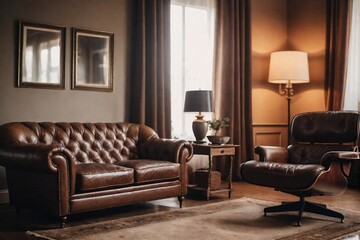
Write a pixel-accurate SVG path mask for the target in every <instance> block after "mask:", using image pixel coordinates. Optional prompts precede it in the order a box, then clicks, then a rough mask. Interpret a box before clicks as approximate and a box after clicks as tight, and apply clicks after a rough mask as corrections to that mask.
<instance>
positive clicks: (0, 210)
mask: <svg viewBox="0 0 360 240" xmlns="http://www.w3.org/2000/svg"><path fill="white" fill-rule="evenodd" d="M241 197H248V198H254V199H260V200H266V201H273V202H281V201H295V200H297V199H296V198H295V197H292V196H290V195H287V194H284V193H281V192H277V191H274V190H273V189H270V188H264V187H259V186H255V185H250V184H247V183H244V182H234V183H233V192H232V197H231V198H232V199H235V198H241ZM224 200H228V198H227V194H220V195H218V196H214V197H212V198H211V199H210V200H209V201H206V200H205V199H204V198H203V197H200V196H199V197H196V196H195V197H187V198H186V199H185V201H184V208H186V207H191V206H197V205H202V204H210V203H214V202H219V201H224ZM311 201H312V202H318V203H324V204H328V205H331V206H333V207H336V208H340V209H347V210H354V211H360V188H348V189H347V190H346V192H345V193H344V194H342V195H341V196H333V197H329V196H326V197H313V198H311ZM174 208H178V201H177V198H169V199H163V200H158V201H152V202H147V203H144V204H135V205H130V206H123V207H118V208H112V209H107V210H102V211H96V212H90V213H84V214H77V215H73V216H71V217H70V218H69V221H68V223H67V226H77V225H81V224H84V223H88V222H96V221H102V220H110V219H115V218H119V217H128V216H134V215H139V214H147V213H151V212H158V211H166V210H169V209H174ZM15 216H16V214H15V209H14V208H13V207H11V206H9V205H8V204H0V239H1V240H2V239H6V240H8V239H9V240H12V239H14V240H18V239H19V240H23V239H25V240H33V239H34V238H31V237H29V236H27V235H26V231H27V230H36V229H49V228H56V227H57V224H58V223H57V219H54V218H51V217H49V216H45V215H44V214H41V213H38V212H33V211H30V210H24V211H23V212H22V215H21V220H16V217H15ZM345 220H346V219H345Z"/></svg>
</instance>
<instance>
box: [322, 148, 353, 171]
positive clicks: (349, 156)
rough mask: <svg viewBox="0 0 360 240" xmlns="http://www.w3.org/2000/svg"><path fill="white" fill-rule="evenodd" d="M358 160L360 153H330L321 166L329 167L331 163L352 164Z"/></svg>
mask: <svg viewBox="0 0 360 240" xmlns="http://www.w3.org/2000/svg"><path fill="white" fill-rule="evenodd" d="M357 160H360V156H359V153H358V152H352V151H330V152H327V153H326V154H324V156H323V157H322V159H321V165H323V166H326V167H328V166H329V165H330V163H331V162H352V161H357Z"/></svg>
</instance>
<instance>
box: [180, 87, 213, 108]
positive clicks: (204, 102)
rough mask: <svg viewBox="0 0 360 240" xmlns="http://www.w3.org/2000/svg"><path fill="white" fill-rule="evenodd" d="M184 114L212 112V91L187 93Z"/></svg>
mask: <svg viewBox="0 0 360 240" xmlns="http://www.w3.org/2000/svg"><path fill="white" fill-rule="evenodd" d="M184 112H212V91H209V90H195V91H187V92H186V95H185V104H184Z"/></svg>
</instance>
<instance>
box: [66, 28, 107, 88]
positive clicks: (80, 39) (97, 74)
mask: <svg viewBox="0 0 360 240" xmlns="http://www.w3.org/2000/svg"><path fill="white" fill-rule="evenodd" d="M72 35H73V37H72V38H73V45H72V46H73V51H72V55H73V56H72V83H71V87H72V89H78V90H95V91H112V90H113V52H114V34H113V33H109V32H103V31H93V30H85V29H79V28H73V31H72Z"/></svg>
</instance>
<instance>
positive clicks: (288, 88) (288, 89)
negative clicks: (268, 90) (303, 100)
mask: <svg viewBox="0 0 360 240" xmlns="http://www.w3.org/2000/svg"><path fill="white" fill-rule="evenodd" d="M279 93H280V95H283V96H286V100H287V125H288V145H290V140H291V137H290V133H291V129H290V128H291V126H290V123H291V97H292V96H293V95H294V88H293V86H292V84H291V82H290V80H289V81H288V82H287V83H286V84H285V86H284V87H282V86H281V84H280V85H279Z"/></svg>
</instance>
